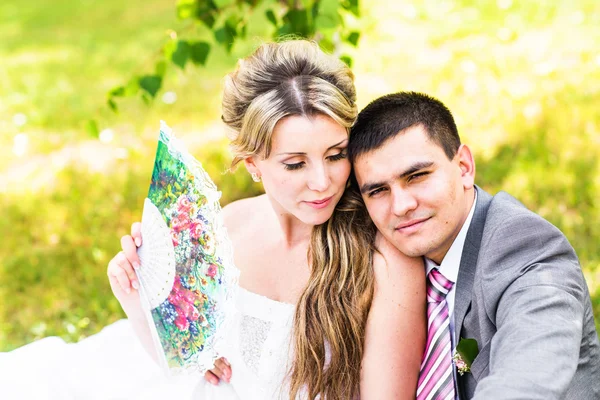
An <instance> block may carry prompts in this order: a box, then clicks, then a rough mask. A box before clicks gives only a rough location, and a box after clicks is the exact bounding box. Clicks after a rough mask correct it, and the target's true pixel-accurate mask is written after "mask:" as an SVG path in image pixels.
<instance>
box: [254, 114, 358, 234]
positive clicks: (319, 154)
mask: <svg viewBox="0 0 600 400" xmlns="http://www.w3.org/2000/svg"><path fill="white" fill-rule="evenodd" d="M271 146H272V147H271V153H270V155H269V157H268V158H266V159H259V158H258V157H253V158H250V159H247V160H246V167H247V168H248V169H249V170H250V172H257V173H258V174H259V175H260V176H261V178H262V181H263V185H264V188H265V192H266V193H267V195H268V196H269V198H270V199H271V202H272V204H273V207H274V208H275V210H276V211H277V212H283V213H286V214H291V215H293V216H294V217H296V218H297V219H299V220H300V221H302V222H304V223H306V224H310V225H319V224H322V223H324V222H325V221H327V220H328V219H329V218H330V217H331V215H332V214H333V210H334V208H335V205H336V204H337V202H338V201H339V200H340V198H341V197H342V194H343V193H344V189H345V187H346V181H347V180H348V176H349V174H350V162H349V161H348V159H347V153H346V148H347V146H348V133H347V131H346V128H344V127H343V126H341V125H340V124H338V123H337V122H335V121H334V120H333V119H331V118H330V117H328V116H325V115H321V114H318V115H315V116H311V117H310V118H307V117H304V116H297V115H295V116H289V117H286V118H283V119H281V120H280V121H279V122H278V123H277V124H276V125H275V129H274V131H273V137H272V141H271Z"/></svg>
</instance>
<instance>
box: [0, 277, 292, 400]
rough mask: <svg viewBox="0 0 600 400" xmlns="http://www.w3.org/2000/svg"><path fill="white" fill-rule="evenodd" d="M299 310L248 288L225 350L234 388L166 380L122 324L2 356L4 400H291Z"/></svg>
mask: <svg viewBox="0 0 600 400" xmlns="http://www.w3.org/2000/svg"><path fill="white" fill-rule="evenodd" d="M293 315H294V306H293V305H291V304H286V303H280V302H276V301H274V300H271V299H268V298H266V297H263V296H259V295H257V294H254V293H251V292H248V291H246V290H243V289H241V290H240V291H239V295H238V300H237V312H236V318H235V324H234V328H233V329H231V330H230V332H228V341H227V343H228V348H226V349H224V350H223V356H225V357H226V358H227V359H228V360H229V362H230V363H231V366H232V370H233V373H232V375H233V376H232V379H231V384H227V383H224V382H221V383H220V384H219V386H213V385H211V384H209V383H207V382H206V381H204V378H203V377H202V376H200V375H199V374H198V375H192V376H179V377H172V378H167V377H165V376H164V375H163V373H162V371H161V370H160V369H159V367H158V366H157V365H156V364H155V363H154V362H153V361H152V360H151V358H150V357H149V356H148V355H147V353H146V352H145V351H144V349H143V348H142V346H141V344H140V343H139V341H138V339H137V338H136V336H135V334H134V332H133V329H132V327H131V325H130V324H129V321H127V320H122V321H118V322H116V323H114V324H112V325H110V326H108V327H106V328H105V329H103V330H102V331H101V332H100V333H98V334H96V335H93V336H90V337H89V338H87V339H84V340H83V341H81V342H79V343H76V344H66V343H65V342H64V341H62V340H61V339H59V338H56V337H50V338H45V339H42V340H39V341H37V342H34V343H31V344H29V345H26V346H24V347H21V348H19V349H17V350H14V351H12V352H9V353H0V399H3V400H12V399H19V400H20V399H36V400H38V399H39V400H54V399H56V400H59V399H60V400H70V399H77V400H79V399H86V400H87V399H90V400H111V399H115V400H116V399H127V400H130V399H133V400H136V399H139V400H142V399H143V400H159V399H176V400H186V399H197V400H254V399H261V400H268V399H279V398H286V396H285V393H286V390H285V388H284V386H283V385H282V382H284V381H285V374H286V372H287V367H288V366H287V361H288V359H289V357H288V355H289V349H290V333H291V328H292V320H293Z"/></svg>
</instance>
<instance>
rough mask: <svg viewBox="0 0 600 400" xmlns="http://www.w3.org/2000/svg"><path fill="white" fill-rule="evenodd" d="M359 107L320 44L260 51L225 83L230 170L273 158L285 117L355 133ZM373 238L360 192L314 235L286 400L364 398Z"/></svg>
mask: <svg viewBox="0 0 600 400" xmlns="http://www.w3.org/2000/svg"><path fill="white" fill-rule="evenodd" d="M355 101H356V92H355V88H354V75H353V74H352V71H351V70H350V69H349V68H348V67H347V66H346V65H345V64H344V63H343V62H342V61H340V60H338V59H336V58H335V57H333V56H330V55H327V54H325V53H323V52H322V51H321V49H320V48H319V47H318V45H317V44H316V43H313V42H309V41H305V40H290V41H285V42H281V43H267V44H263V45H262V46H260V47H259V48H258V49H257V50H256V51H255V52H254V53H253V54H252V55H250V56H249V57H247V58H245V59H243V60H241V61H240V62H239V63H238V67H237V69H236V70H235V71H234V72H232V73H231V74H229V75H228V76H227V77H226V80H225V89H224V93H223V116H222V119H223V121H224V122H225V123H226V124H227V125H228V126H229V127H230V128H231V130H232V132H233V133H232V135H231V146H232V149H233V152H234V160H233V162H232V166H233V167H235V165H236V164H237V163H239V162H240V161H242V160H244V159H245V158H247V157H250V156H255V155H259V156H262V157H264V158H267V157H268V156H269V152H270V150H271V138H272V134H273V129H274V128H275V125H276V124H277V122H278V121H280V120H281V119H282V118H285V117H286V116H290V115H302V116H311V115H315V114H323V115H327V116H329V117H331V118H332V119H333V120H334V121H336V122H337V123H339V124H340V125H342V126H344V127H345V128H346V129H350V127H351V126H352V125H353V124H354V121H355V120H356V116H357V107H356V103H355ZM375 232H376V231H375V227H374V225H373V224H372V222H371V220H370V219H369V217H368V215H367V212H366V209H365V207H364V204H363V203H362V198H361V197H360V195H359V194H358V193H357V192H356V191H354V190H346V192H345V193H344V195H343V196H342V198H341V200H340V202H339V203H338V204H337V206H336V208H335V211H334V213H333V215H332V217H331V218H330V219H329V220H328V221H327V222H325V223H323V224H321V225H319V226H315V227H314V229H313V232H312V235H311V240H310V245H309V250H308V259H309V263H310V269H311V272H310V278H309V281H308V284H307V286H306V288H305V289H304V291H303V293H302V295H301V296H300V299H299V302H298V304H297V306H296V311H295V315H294V326H293V337H292V345H293V350H294V351H293V354H294V358H293V360H292V362H291V364H290V371H289V378H290V382H289V387H290V399H295V398H296V396H298V395H300V396H302V397H304V396H305V395H306V397H307V398H309V399H314V398H315V397H317V396H320V398H321V399H327V400H336V399H349V398H352V397H354V396H355V395H357V394H358V386H359V380H360V364H361V360H362V354H363V341H364V334H365V325H366V321H367V315H368V311H369V308H370V305H371V300H372V297H373V285H374V278H373V271H372V254H373V250H372V249H373V243H372V242H373V239H374V237H375ZM327 349H329V350H327ZM328 351H329V357H327V352H328Z"/></svg>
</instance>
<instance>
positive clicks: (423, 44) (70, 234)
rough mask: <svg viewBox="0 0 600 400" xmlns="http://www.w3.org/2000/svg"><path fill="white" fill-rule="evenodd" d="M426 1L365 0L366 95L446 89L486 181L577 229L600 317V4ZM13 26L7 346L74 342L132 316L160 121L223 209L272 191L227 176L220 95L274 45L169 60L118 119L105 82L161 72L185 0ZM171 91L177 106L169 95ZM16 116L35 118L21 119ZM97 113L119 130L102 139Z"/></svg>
mask: <svg viewBox="0 0 600 400" xmlns="http://www.w3.org/2000/svg"><path fill="white" fill-rule="evenodd" d="M414 4H417V2H415V3H414ZM418 4H419V5H418V6H414V7H413V6H410V5H407V4H406V3H403V2H392V1H390V2H386V1H383V0H378V1H373V2H369V3H368V5H367V2H366V1H363V2H362V7H363V18H362V20H361V23H362V35H361V41H360V46H359V48H358V49H357V50H355V51H353V52H352V54H353V56H354V61H355V67H354V71H355V74H356V77H357V87H358V97H359V105H361V106H364V105H365V104H367V103H368V101H370V100H372V99H373V98H375V97H376V96H379V95H382V94H385V93H389V92H392V91H396V90H406V89H409V90H419V91H424V92H427V93H431V94H433V95H434V96H437V97H439V98H440V99H442V100H443V101H444V102H445V103H446V104H447V105H448V106H449V107H450V108H451V109H452V110H453V112H454V114H455V117H456V119H457V122H458V125H459V130H460V132H461V136H462V138H463V141H464V142H466V143H468V144H469V145H470V146H471V148H472V149H473V151H474V153H475V155H476V160H477V182H478V183H479V184H480V185H481V186H483V187H484V188H485V189H487V190H489V191H491V192H496V191H498V190H506V191H508V192H510V193H511V194H513V195H515V196H516V197H517V198H519V199H520V200H521V201H523V202H524V203H525V204H526V205H527V206H528V207H529V208H531V209H533V210H534V211H536V212H538V213H540V214H541V215H542V216H544V217H545V218H547V219H548V220H550V221H551V222H552V223H554V224H555V225H556V226H558V227H559V228H560V229H561V230H562V231H563V232H565V234H566V235H567V237H568V238H569V240H570V241H571V243H572V245H573V246H574V248H575V249H576V250H577V252H578V254H579V256H580V260H581V264H582V266H583V269H584V273H585V276H586V279H587V282H588V286H589V288H590V292H591V293H592V302H593V305H594V309H595V315H596V321H597V323H598V322H600V250H599V249H600V247H598V243H600V228H599V227H598V226H599V225H598V223H597V221H599V220H600V208H599V206H598V202H597V201H596V199H598V198H600V164H599V162H598V161H597V160H598V159H599V158H600V139H599V138H600V114H599V113H598V111H597V110H598V106H597V105H598V104H599V103H600V56H599V55H598V52H597V43H600V31H598V29H597V26H598V25H599V24H600V4H598V3H597V2H596V1H592V0H579V1H566V0H564V1H559V2H554V3H553V4H552V5H545V4H544V5H542V3H540V4H533V3H531V4H530V3H526V2H525V3H523V2H514V1H513V2H508V1H506V0H504V1H502V0H499V1H478V2H473V1H455V2H452V3H450V2H438V1H435V2H434V1H424V2H419V3H418ZM502 4H510V7H508V8H502V7H499V5H502ZM257 18H258V17H257ZM0 21H1V22H0V37H1V38H2V41H1V42H0V60H2V61H0V132H1V133H0V149H2V150H3V156H2V157H1V158H0V209H1V210H2V218H0V237H1V238H2V240H0V321H2V324H0V351H5V350H10V349H13V348H15V347H17V346H20V345H22V344H24V343H27V342H30V341H32V340H34V339H37V338H40V337H44V336H48V335H58V336H61V337H63V338H65V339H66V340H69V341H76V340H79V339H81V338H83V337H85V336H87V335H90V334H93V333H95V332H97V331H98V330H99V329H101V328H102V327H103V326H105V325H106V324H108V323H110V322H112V321H115V320H117V319H119V318H122V316H123V314H122V312H121V310H120V308H119V305H118V303H117V301H116V300H115V299H114V298H113V297H112V295H111V292H110V288H109V285H108V282H107V279H106V265H107V263H108V261H109V259H110V258H111V257H112V256H113V255H114V254H115V253H116V252H117V251H118V248H119V238H120V236H121V235H124V234H126V233H127V232H128V230H129V226H130V224H131V223H132V222H133V221H136V220H138V219H139V218H140V214H141V206H142V200H143V198H144V197H145V195H146V191H147V185H148V183H149V178H150V172H151V168H152V161H153V157H154V151H155V140H156V135H157V128H158V120H159V119H164V120H166V121H167V122H169V123H170V124H171V125H173V126H174V128H175V131H176V134H177V135H178V136H180V137H182V138H183V140H184V141H185V142H186V143H188V145H189V146H190V147H191V148H192V149H193V150H194V152H195V154H196V156H197V158H199V159H200V160H202V161H203V164H204V165H205V168H206V169H207V170H208V171H209V173H210V174H211V176H212V177H213V178H214V179H215V181H216V183H217V184H218V186H219V187H220V188H221V190H222V191H223V204H225V203H227V202H229V201H231V200H233V199H237V198H240V197H244V196H246V195H252V194H256V193H257V192H258V190H259V188H258V185H255V184H253V183H252V182H251V181H250V179H249V178H248V176H247V174H246V173H245V171H244V170H243V168H241V169H240V171H238V172H236V173H235V174H224V171H225V170H226V168H227V165H228V162H229V156H228V155H227V152H226V146H225V139H224V129H223V127H222V125H221V124H220V123H219V115H220V112H219V103H220V90H221V84H222V77H223V75H224V74H225V73H226V72H228V71H230V70H231V69H232V68H233V67H234V65H235V62H236V59H237V58H238V57H242V56H244V55H245V54H247V53H248V52H249V50H250V48H251V47H252V46H253V45H254V44H255V43H258V41H259V39H252V40H251V41H250V43H248V44H247V45H242V46H237V47H236V48H234V51H233V54H231V55H228V54H225V53H224V52H223V51H222V50H221V49H218V48H215V49H213V51H212V52H211V55H210V57H209V64H208V66H207V68H203V69H194V68H191V67H189V66H188V67H187V68H186V71H185V73H183V72H182V71H180V70H178V69H176V68H175V67H171V68H170V70H169V72H168V79H167V83H166V86H165V88H164V89H163V90H162V91H161V92H160V93H159V94H158V96H157V99H156V101H155V102H154V104H153V105H152V106H151V107H147V106H145V105H143V103H142V102H141V101H139V100H137V99H126V100H123V101H121V102H120V103H119V104H120V108H121V112H120V113H119V114H113V113H111V112H110V111H109V110H108V109H107V108H106V107H105V105H104V103H105V98H106V92H107V91H108V90H109V89H110V88H112V87H114V86H116V85H120V84H123V83H125V82H127V80H128V79H130V78H131V77H132V76H133V75H134V74H136V73H145V72H150V71H152V70H153V67H154V63H155V62H156V60H157V58H158V54H157V51H158V49H159V48H160V47H161V45H162V44H164V43H165V41H166V40H167V37H166V34H165V32H166V31H167V30H168V29H173V28H181V27H182V26H184V25H186V24H185V23H183V22H180V21H177V19H176V17H175V7H174V2H172V1H157V0H150V1H144V2H142V1H140V0H132V1H129V2H126V3H124V2H122V1H116V0H105V1H103V2H101V3H98V2H92V1H87V2H86V1H82V2H72V1H67V0H59V1H55V2H51V3H48V2H41V1H31V2H17V1H16V0H4V1H3V2H2V4H0ZM254 29H255V31H252V32H251V33H250V34H249V37H251V38H254V37H260V36H264V34H265V32H264V29H265V28H264V26H262V25H261V24H256V25H255V28H254ZM190 34H191V35H194V36H196V37H206V35H208V33H207V32H206V31H203V30H202V29H198V30H192V32H191V33H190ZM165 91H173V92H175V93H176V94H177V98H178V100H177V101H176V102H175V103H174V104H165V103H164V102H163V101H162V100H161V98H162V95H163V93H164V92H165ZM19 113H22V114H24V115H25V116H26V118H27V122H26V123H25V124H24V125H22V126H18V125H17V124H15V123H14V122H15V121H16V120H15V119H14V117H15V115H16V114H19ZM90 118H94V119H96V120H97V121H99V124H100V129H105V128H110V129H111V130H112V131H113V132H114V139H113V140H112V141H111V142H109V143H101V142H100V141H99V140H98V139H97V138H95V137H92V136H90V135H89V134H88V133H87V132H86V130H85V129H84V126H85V123H86V121H87V120H89V119H90ZM17 119H18V118H17ZM17 134H25V135H27V137H28V139H29V147H28V149H27V152H26V154H25V155H23V156H18V155H16V154H14V153H13V152H12V151H11V149H12V147H13V138H14V136H15V135H17Z"/></svg>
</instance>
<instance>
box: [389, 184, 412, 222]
mask: <svg viewBox="0 0 600 400" xmlns="http://www.w3.org/2000/svg"><path fill="white" fill-rule="evenodd" d="M391 192H392V193H391V196H390V198H391V202H392V204H391V211H392V213H393V214H394V215H397V216H404V215H406V213H408V212H410V211H413V210H414V209H415V208H417V199H416V198H415V197H414V196H413V195H412V194H411V193H410V192H409V191H408V190H403V189H401V188H392V189H391Z"/></svg>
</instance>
